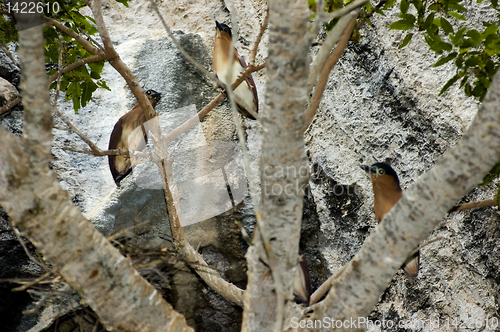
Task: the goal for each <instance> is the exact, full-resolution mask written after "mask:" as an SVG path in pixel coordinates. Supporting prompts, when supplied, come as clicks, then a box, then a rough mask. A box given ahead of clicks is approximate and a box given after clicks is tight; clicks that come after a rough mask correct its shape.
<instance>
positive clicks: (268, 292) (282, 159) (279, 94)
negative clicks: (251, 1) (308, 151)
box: [243, 0, 311, 331]
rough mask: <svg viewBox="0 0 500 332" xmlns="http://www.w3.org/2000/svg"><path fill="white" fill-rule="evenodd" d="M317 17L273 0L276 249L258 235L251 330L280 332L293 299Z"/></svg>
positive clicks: (270, 75)
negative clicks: (310, 30) (311, 33)
mask: <svg viewBox="0 0 500 332" xmlns="http://www.w3.org/2000/svg"><path fill="white" fill-rule="evenodd" d="M309 15H310V14H309V8H308V7H307V2H306V1H294V0H287V1H271V2H270V3H269V44H268V52H269V55H268V58H267V60H266V76H267V85H266V98H265V99H266V106H265V110H264V112H263V113H262V119H263V126H264V130H263V136H262V142H263V143H262V156H261V164H260V168H261V174H260V177H261V184H262V188H261V189H262V195H261V197H262V200H261V204H260V206H258V207H257V214H256V217H257V219H258V221H259V232H262V233H263V236H262V237H263V238H267V239H268V240H269V245H270V248H268V251H267V252H266V251H265V250H264V249H263V243H262V242H261V236H260V235H259V234H256V235H254V243H255V246H252V247H250V249H249V251H248V254H247V261H248V270H249V273H248V275H249V277H248V286H247V290H246V292H245V308H244V314H243V331H271V330H279V331H280V330H281V324H283V315H284V312H283V310H284V309H283V306H284V305H285V301H292V300H293V296H292V280H293V276H294V273H295V271H296V268H297V260H298V244H299V238H300V224H301V220H302V205H303V198H304V188H305V186H306V185H307V182H308V180H309V169H308V163H307V157H306V155H305V147H304V139H303V135H302V133H303V128H304V110H305V108H306V105H307V101H308V97H309V96H308V93H307V91H308V89H307V78H308V76H309V65H310V57H309V49H310V46H311V40H310V38H309V37H308V36H307V26H308V23H309ZM263 262H264V263H265V264H264V263H263ZM280 292H281V293H280Z"/></svg>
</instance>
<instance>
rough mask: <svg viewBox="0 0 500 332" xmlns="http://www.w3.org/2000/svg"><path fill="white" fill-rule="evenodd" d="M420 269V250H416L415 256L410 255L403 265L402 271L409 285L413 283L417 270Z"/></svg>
mask: <svg viewBox="0 0 500 332" xmlns="http://www.w3.org/2000/svg"><path fill="white" fill-rule="evenodd" d="M419 267H420V250H418V251H417V252H416V253H415V254H413V255H411V256H410V257H409V258H408V259H407V260H406V262H405V263H404V264H403V271H404V272H405V274H406V277H407V278H408V280H410V282H411V283H413V282H414V281H415V279H416V278H417V275H418V270H419Z"/></svg>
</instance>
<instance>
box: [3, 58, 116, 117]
mask: <svg viewBox="0 0 500 332" xmlns="http://www.w3.org/2000/svg"><path fill="white" fill-rule="evenodd" d="M103 60H106V54H98V55H93V56H91V57H88V58H84V59H81V60H78V61H77V62H75V63H72V64H71V65H69V66H67V67H64V68H63V69H61V70H60V73H61V75H64V74H66V73H68V72H70V71H72V70H74V69H76V68H78V67H81V66H83V65H86V64H88V63H91V62H99V61H103ZM58 75H59V72H57V73H55V74H54V75H52V76H50V77H49V82H50V83H52V82H54V81H55V80H56V79H57V77H58ZM20 102H21V97H17V98H16V99H14V100H13V101H11V102H10V103H9V104H7V105H5V106H4V107H2V108H0V119H1V118H2V117H4V116H6V115H7V114H9V111H10V110H12V108H13V107H14V106H16V105H17V104H19V103H20Z"/></svg>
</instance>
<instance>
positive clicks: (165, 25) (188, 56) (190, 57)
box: [150, 0, 224, 86]
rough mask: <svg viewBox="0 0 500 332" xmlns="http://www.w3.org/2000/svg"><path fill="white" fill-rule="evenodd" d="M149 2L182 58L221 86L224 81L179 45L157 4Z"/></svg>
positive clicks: (152, 1) (152, 0) (151, 0)
mask: <svg viewBox="0 0 500 332" xmlns="http://www.w3.org/2000/svg"><path fill="white" fill-rule="evenodd" d="M150 2H151V6H152V7H153V9H154V10H155V12H156V14H157V15H158V17H159V18H160V21H161V23H162V24H163V27H164V28H165V30H166V31H167V34H168V36H169V37H170V39H171V40H172V42H173V43H174V45H175V47H177V49H178V50H179V52H181V54H182V55H183V56H184V58H186V60H188V61H189V62H191V64H192V65H193V66H194V67H195V68H196V69H198V70H199V71H201V72H202V73H203V74H205V75H207V76H208V77H209V78H210V79H211V80H212V81H214V82H216V83H217V84H219V85H221V86H224V83H222V82H221V81H220V80H219V79H218V78H217V76H215V75H214V74H212V73H211V72H210V71H208V69H206V68H205V67H203V66H202V65H201V64H200V63H198V61H196V60H195V59H193V57H192V56H191V55H189V53H188V52H186V50H184V48H183V47H182V46H181V44H179V42H178V41H177V39H175V36H174V34H173V33H172V31H171V30H170V28H169V27H168V25H167V23H166V22H165V19H164V18H163V15H162V14H161V13H160V10H159V9H158V6H157V5H156V3H155V2H154V0H150Z"/></svg>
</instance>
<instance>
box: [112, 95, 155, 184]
mask: <svg viewBox="0 0 500 332" xmlns="http://www.w3.org/2000/svg"><path fill="white" fill-rule="evenodd" d="M146 95H147V96H148V99H149V102H150V103H151V106H153V108H154V107H155V106H156V103H158V101H159V100H160V98H161V93H159V92H156V91H154V90H148V91H146ZM146 121H147V119H146V116H145V114H144V112H143V111H142V108H141V106H139V104H137V105H135V107H134V108H132V110H131V111H130V112H128V113H127V114H125V115H124V116H122V117H121V118H120V119H119V120H118V122H117V123H116V124H115V127H114V128H113V132H112V133H111V137H110V138H109V146H108V149H109V150H113V149H123V150H133V151H141V150H143V149H144V148H145V147H146V142H147V139H148V138H147V136H146V130H145V129H144V126H143V124H144V122H146ZM139 127H141V128H142V130H141V131H134V130H135V129H136V128H139ZM108 162H109V169H110V170H111V174H112V175H113V179H114V180H115V183H116V186H118V187H119V186H120V181H121V180H123V179H124V178H125V177H126V176H127V175H128V174H130V172H131V171H132V166H131V163H130V158H129V157H126V156H108Z"/></svg>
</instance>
